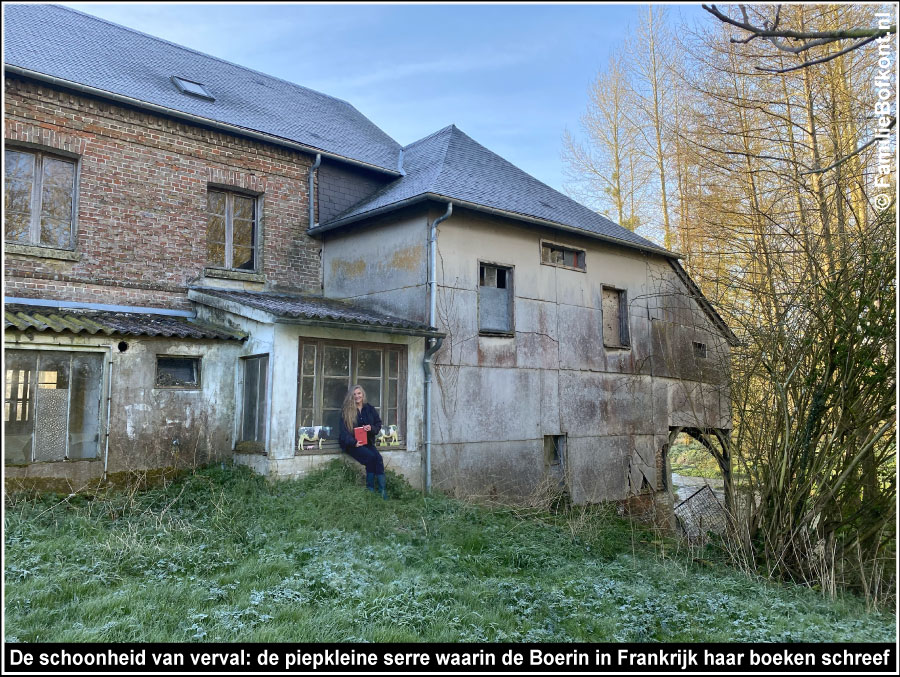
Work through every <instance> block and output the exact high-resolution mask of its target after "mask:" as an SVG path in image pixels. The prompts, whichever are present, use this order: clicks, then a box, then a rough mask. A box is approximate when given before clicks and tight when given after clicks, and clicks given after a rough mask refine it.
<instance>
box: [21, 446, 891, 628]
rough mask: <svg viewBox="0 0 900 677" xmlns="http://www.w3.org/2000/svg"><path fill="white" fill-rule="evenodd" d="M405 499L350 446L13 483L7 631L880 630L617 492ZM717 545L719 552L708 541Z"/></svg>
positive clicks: (404, 492)
mask: <svg viewBox="0 0 900 677" xmlns="http://www.w3.org/2000/svg"><path fill="white" fill-rule="evenodd" d="M388 491H389V493H390V494H391V500H389V501H386V502H385V501H383V500H381V498H380V497H377V496H375V495H373V494H371V493H369V492H367V491H365V490H364V488H363V487H362V486H361V480H360V477H359V475H358V473H357V472H356V471H355V469H353V468H351V467H348V466H347V465H345V464H344V463H342V462H340V461H335V462H334V463H332V464H331V465H330V466H329V467H327V468H326V469H324V470H322V471H320V472H317V473H315V474H314V475H311V476H310V477H308V478H305V479H303V480H299V481H279V482H273V483H270V482H267V481H266V480H264V479H263V478H261V477H258V476H254V475H253V474H252V473H251V472H250V471H249V470H247V469H245V468H238V467H234V468H232V467H225V468H219V467H215V468H209V469H203V470H200V471H198V472H197V473H195V474H193V475H188V476H186V477H184V478H182V479H179V480H177V481H175V482H172V483H169V484H168V486H166V487H157V488H155V489H151V490H145V491H141V492H135V491H122V490H119V491H115V492H112V491H110V492H107V493H102V494H100V495H97V496H94V497H90V496H83V495H78V496H75V497H72V498H70V499H68V500H64V499H65V497H64V496H60V495H56V494H43V495H40V496H38V497H30V498H26V497H24V496H12V497H8V498H7V505H6V519H5V539H6V552H5V554H6V572H5V574H6V581H5V582H6V595H5V607H6V608H5V611H6V613H5V637H6V641H28V642H47V641H57V642H87V641H97V642H100V641H105V642H109V641H112V642H118V641H133V642H134V641H136V642H148V641H155V642H166V641H177V642H185V641H186V642H190V641H225V642H230V641H254V642H313V641H322V642H347V641H352V642H362V641H371V642H384V641H395V642H405V641H428V642H468V641H488V642H495V641H514V642H520V641H525V642H528V641H535V642H569V641H577V642H581V641H590V642H605V641H637V642H641V641H690V642H719V641H724V642H728V641H739V642H742V641H761V642H770V641H815V642H830V641H861V642H871V641H883V642H890V641H893V640H894V618H893V616H890V615H887V614H880V613H867V612H866V609H865V606H864V604H862V603H861V602H860V601H859V600H857V599H854V598H847V599H843V600H839V601H837V602H831V601H827V600H825V599H823V598H822V597H821V596H820V595H818V594H817V593H816V592H814V591H812V590H808V589H805V588H799V587H795V586H784V585H775V584H772V583H768V582H764V581H759V580H754V579H752V578H750V577H748V576H746V575H744V574H742V573H740V572H737V571H734V570H732V569H729V568H727V567H725V566H724V565H709V564H706V565H701V564H695V563H694V561H693V560H692V558H691V557H690V553H688V552H685V551H683V550H679V549H678V546H677V544H676V543H675V541H670V540H660V539H659V538H658V537H655V536H654V535H653V534H652V532H650V531H646V530H643V529H641V528H640V527H638V526H636V525H634V524H633V523H631V522H627V521H625V520H622V519H619V518H617V517H615V515H614V514H613V513H610V511H609V510H607V509H602V508H595V509H591V510H588V511H585V510H581V509H577V508H576V509H572V510H571V511H570V512H569V513H567V514H562V515H552V514H549V513H542V512H538V511H534V510H532V511H529V512H528V513H527V514H526V513H523V512H516V511H512V510H509V509H488V508H484V507H477V506H473V505H469V504H466V503H464V502H461V501H457V500H453V499H450V498H446V497H443V496H435V497H433V498H432V497H429V498H423V497H422V495H421V493H420V492H417V491H414V490H412V489H410V488H409V486H408V485H406V484H405V483H404V482H403V481H402V480H400V479H399V478H398V477H396V476H389V483H388ZM706 556H707V555H704V557H706Z"/></svg>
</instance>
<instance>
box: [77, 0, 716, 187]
mask: <svg viewBox="0 0 900 677" xmlns="http://www.w3.org/2000/svg"><path fill="white" fill-rule="evenodd" d="M60 4H65V5H68V6H70V7H73V8H75V9H78V10H80V11H83V12H86V13H88V14H93V15H95V16H99V17H102V18H104V19H107V20H109V21H113V22H115V23H118V24H122V25H124V26H128V27H130V28H134V29H137V30H140V31H143V32H145V33H149V34H151V35H155V36H158V37H161V38H164V39H166V40H170V41H172V42H176V43H178V44H181V45H185V46H187V47H190V48H192V49H196V50H198V51H201V52H204V53H207V54H211V55H214V56H217V57H220V58H223V59H226V60H228V61H231V62H233V63H236V64H239V65H241V66H247V67H248V68H253V69H255V70H258V71H262V72H264V73H268V74H269V75H274V76H277V77H280V78H283V79H285V80H289V81H291V82H295V83H297V84H301V85H303V86H305V87H311V88H312V89H316V90H319V91H321V92H323V93H325V94H330V95H331V96H336V97H339V98H341V99H346V100H347V101H349V102H350V103H351V104H353V105H354V106H355V107H356V108H357V109H359V110H360V111H361V112H362V113H363V114H364V115H366V116H367V117H368V118H369V119H371V120H372V121H373V122H374V123H375V124H377V125H378V126H379V127H381V128H382V129H383V130H384V131H385V132H387V133H388V134H390V135H391V136H392V137H393V138H394V139H396V140H397V141H398V142H400V143H401V144H404V145H405V144H408V143H411V142H413V141H415V140H417V139H420V138H422V137H424V136H427V135H428V134H430V133H432V132H434V131H436V130H438V129H440V128H442V127H445V126H447V125H449V124H451V123H453V124H456V126H457V127H459V128H460V129H462V130H463V131H464V132H466V133H467V134H469V136H471V137H473V138H474V139H475V140H476V141H478V142H479V143H481V144H483V145H484V146H487V147H488V148H490V149H491V150H493V151H494V152H496V153H498V154H500V155H502V156H503V157H505V158H506V159H507V160H509V161H510V162H512V163H513V164H515V165H517V166H519V167H521V168H522V169H524V170H525V171H527V172H528V173H529V174H532V175H533V176H535V177H537V178H538V179H540V180H541V181H543V182H545V183H547V184H549V185H550V186H552V187H553V188H556V189H557V190H562V189H563V185H564V182H565V177H564V173H563V169H564V164H563V161H562V159H561V150H562V137H563V132H564V131H565V129H567V128H568V129H570V130H572V131H573V132H575V131H577V129H578V125H579V118H580V117H581V115H582V114H583V113H584V111H585V108H586V106H587V102H588V88H589V86H590V84H591V82H592V81H593V80H594V78H595V77H596V75H597V73H598V72H599V71H600V70H601V69H602V68H603V66H604V65H605V64H606V62H607V59H608V57H609V54H610V51H611V50H613V49H615V48H616V47H617V46H618V45H619V44H620V41H621V39H622V38H623V37H624V36H626V35H627V34H628V33H629V32H630V30H632V29H633V28H634V26H635V25H636V24H637V22H638V16H639V13H640V12H641V11H642V9H643V8H644V7H645V6H641V5H605V4H571V5H563V4H558V3H557V4H552V5H515V4H502V5H474V4H456V5H436V4H425V5H412V4H408V3H405V4H394V5H381V4H358V5H356V4H354V5H351V4H323V5H311V4H287V3H276V4H252V5H251V4H213V3H203V4H191V3H127V4H119V3H60ZM672 9H673V10H675V11H680V12H682V13H686V14H687V15H688V16H695V17H696V18H697V19H699V20H701V21H705V17H704V15H705V14H706V13H705V12H704V11H703V10H702V9H701V8H700V6H699V5H687V6H680V7H673V8H672Z"/></svg>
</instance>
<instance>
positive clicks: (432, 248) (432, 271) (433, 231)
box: [422, 202, 453, 494]
mask: <svg viewBox="0 0 900 677" xmlns="http://www.w3.org/2000/svg"><path fill="white" fill-rule="evenodd" d="M451 214H453V203H452V202H448V203H447V211H446V212H444V214H443V215H442V216H439V217H438V218H436V219H435V220H434V221H432V222H431V228H430V230H429V233H428V269H429V274H428V277H429V279H428V323H429V324H430V325H431V326H432V327H437V227H438V225H439V224H441V223H442V222H444V221H446V220H447V219H449V218H450V215H451ZM443 343H444V337H443V335H441V336H439V337H437V338H435V339H434V340H433V341H432V343H431V345H430V346H428V349H427V350H426V351H425V357H424V358H423V359H422V368H423V369H424V370H425V417H424V418H425V420H424V427H425V493H426V494H430V493H431V358H432V357H434V354H435V353H436V352H437V351H438V350H440V348H441V345H442V344H443Z"/></svg>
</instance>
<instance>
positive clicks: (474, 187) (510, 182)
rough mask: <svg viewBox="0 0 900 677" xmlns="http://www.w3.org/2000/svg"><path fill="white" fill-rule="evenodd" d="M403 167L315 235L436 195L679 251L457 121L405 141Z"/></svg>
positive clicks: (643, 245)
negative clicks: (534, 171) (532, 170)
mask: <svg viewBox="0 0 900 677" xmlns="http://www.w3.org/2000/svg"><path fill="white" fill-rule="evenodd" d="M403 167H404V169H405V170H406V175H405V176H403V177H401V178H398V179H396V180H394V181H392V182H391V183H390V184H388V185H387V186H385V187H384V188H382V189H381V190H380V191H378V192H377V193H375V194H374V195H372V196H370V197H368V198H366V199H364V200H362V201H361V202H359V203H357V204H356V205H354V206H353V207H351V208H350V209H348V210H346V211H345V212H343V213H341V214H339V215H338V216H336V217H335V218H334V219H332V220H331V221H329V222H328V223H323V224H321V225H320V226H317V227H316V228H313V229H310V231H309V232H310V234H311V235H315V234H317V233H321V232H325V231H327V230H330V229H332V228H336V227H339V226H341V225H343V224H345V223H350V222H353V221H357V220H359V219H361V218H365V217H366V216H370V215H374V213H381V212H383V211H386V210H389V209H390V208H391V207H394V206H400V205H403V204H410V203H411V202H413V201H416V200H417V199H419V200H421V199H428V198H431V199H444V200H450V201H454V202H459V203H460V204H461V205H462V206H470V207H472V208H476V209H478V208H488V209H494V210H501V211H502V212H507V213H508V214H509V215H510V216H513V217H515V216H516V215H519V216H524V217H530V218H532V219H538V220H541V221H544V222H547V223H548V225H551V226H552V225H557V226H563V227H565V228H566V229H569V230H571V229H576V230H579V231H584V232H585V233H586V234H589V235H595V236H600V237H601V238H603V239H610V240H615V241H619V242H621V243H622V244H625V245H630V246H636V247H639V248H641V249H648V250H652V251H656V252H659V253H660V254H663V255H666V256H674V254H672V253H671V252H668V251H667V250H666V249H663V248H662V247H660V246H658V245H656V244H654V243H653V242H651V241H650V240H646V239H644V238H642V237H641V236H639V235H636V234H634V233H632V232H631V231H629V230H627V229H625V228H623V227H622V226H619V225H617V224H615V223H613V222H612V221H610V220H609V219H607V218H606V217H604V216H601V215H600V214H598V213H596V212H594V211H592V210H590V209H588V208H587V207H585V206H584V205H582V204H579V203H578V202H576V201H575V200H573V199H571V198H569V197H567V196H565V195H563V194H562V193H560V192H558V191H556V190H554V189H553V188H551V187H550V186H548V185H546V184H544V183H541V182H540V181H538V180H537V179H536V178H534V177H533V176H531V175H530V174H527V173H525V172H524V171H522V170H521V169H519V168H518V167H516V166H515V165H514V164H512V163H511V162H508V161H506V160H504V159H503V158H502V157H500V156H499V155H497V154H496V153H494V152H492V151H490V150H488V149H487V148H485V147H484V146H482V145H481V144H480V143H478V142H477V141H475V140H474V139H472V138H471V137H469V136H468V135H467V134H465V133H463V132H462V131H460V130H459V129H458V128H457V127H456V126H455V125H450V126H449V127H445V128H444V129H442V130H440V131H438V132H435V133H434V134H431V135H430V136H427V137H425V138H424V139H421V140H419V141H416V142H415V143H412V144H410V145H408V146H406V147H405V148H404V149H403ZM466 203H468V204H466Z"/></svg>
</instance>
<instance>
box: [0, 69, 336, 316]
mask: <svg viewBox="0 0 900 677" xmlns="http://www.w3.org/2000/svg"><path fill="white" fill-rule="evenodd" d="M5 97H6V119H5V137H6V143H7V146H8V147H16V145H20V146H24V147H26V148H27V147H28V146H32V147H35V146H36V147H41V148H45V149H48V150H57V151H60V152H63V153H66V154H70V155H71V154H74V155H77V156H78V157H79V158H80V164H79V179H78V186H77V192H78V215H77V222H76V223H77V232H76V249H75V257H74V258H77V260H74V261H71V260H63V259H53V258H43V257H37V256H29V255H25V254H18V253H11V252H9V251H7V255H6V259H5V261H4V264H5V279H6V295H7V296H21V297H32V298H48V299H60V300H72V301H86V302H94V303H113V304H123V305H146V306H160V307H174V308H186V307H188V305H189V304H188V302H187V298H186V290H187V286H188V285H195V284H210V282H208V281H204V279H203V275H204V268H205V266H206V223H207V215H206V208H207V188H208V187H209V186H211V185H214V186H217V187H219V188H221V187H235V188H238V189H243V190H246V191H251V192H254V193H256V194H259V195H260V198H259V199H260V200H261V201H262V202H261V214H262V218H261V227H262V240H261V242H260V245H261V246H260V251H259V254H258V255H260V257H261V258H260V263H259V266H258V267H259V272H260V273H262V274H263V275H264V278H265V288H267V289H273V288H277V289H294V290H303V291H311V292H319V291H320V289H321V271H320V260H319V259H320V245H319V243H318V242H316V241H315V240H313V239H311V238H309V237H308V236H307V235H306V230H307V227H308V219H309V210H308V200H307V190H308V188H307V177H308V167H309V165H310V164H311V162H312V160H313V158H312V157H310V156H309V155H306V154H303V153H300V152H297V151H293V150H290V149H286V148H282V147H279V146H276V145H270V144H265V143H261V142H258V141H254V140H250V139H243V138H240V137H237V136H233V135H230V134H226V133H223V132H219V131H215V130H211V129H204V128H201V127H199V126H194V125H190V124H186V123H183V122H179V121H176V120H174V119H166V118H164V117H161V116H158V115H153V114H148V113H146V112H143V111H139V110H134V109H129V108H127V107H124V106H121V105H116V104H112V103H109V102H106V101H102V100H100V99H95V98H91V97H88V96H82V95H76V94H70V93H67V92H63V91H61V90H57V89H54V88H52V87H49V86H47V85H45V84H41V83H36V82H32V81H27V80H23V79H20V78H17V77H7V80H6V92H5ZM249 287H250V288H259V289H262V288H263V286H262V284H258V285H257V284H253V283H251V284H250V285H249Z"/></svg>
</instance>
